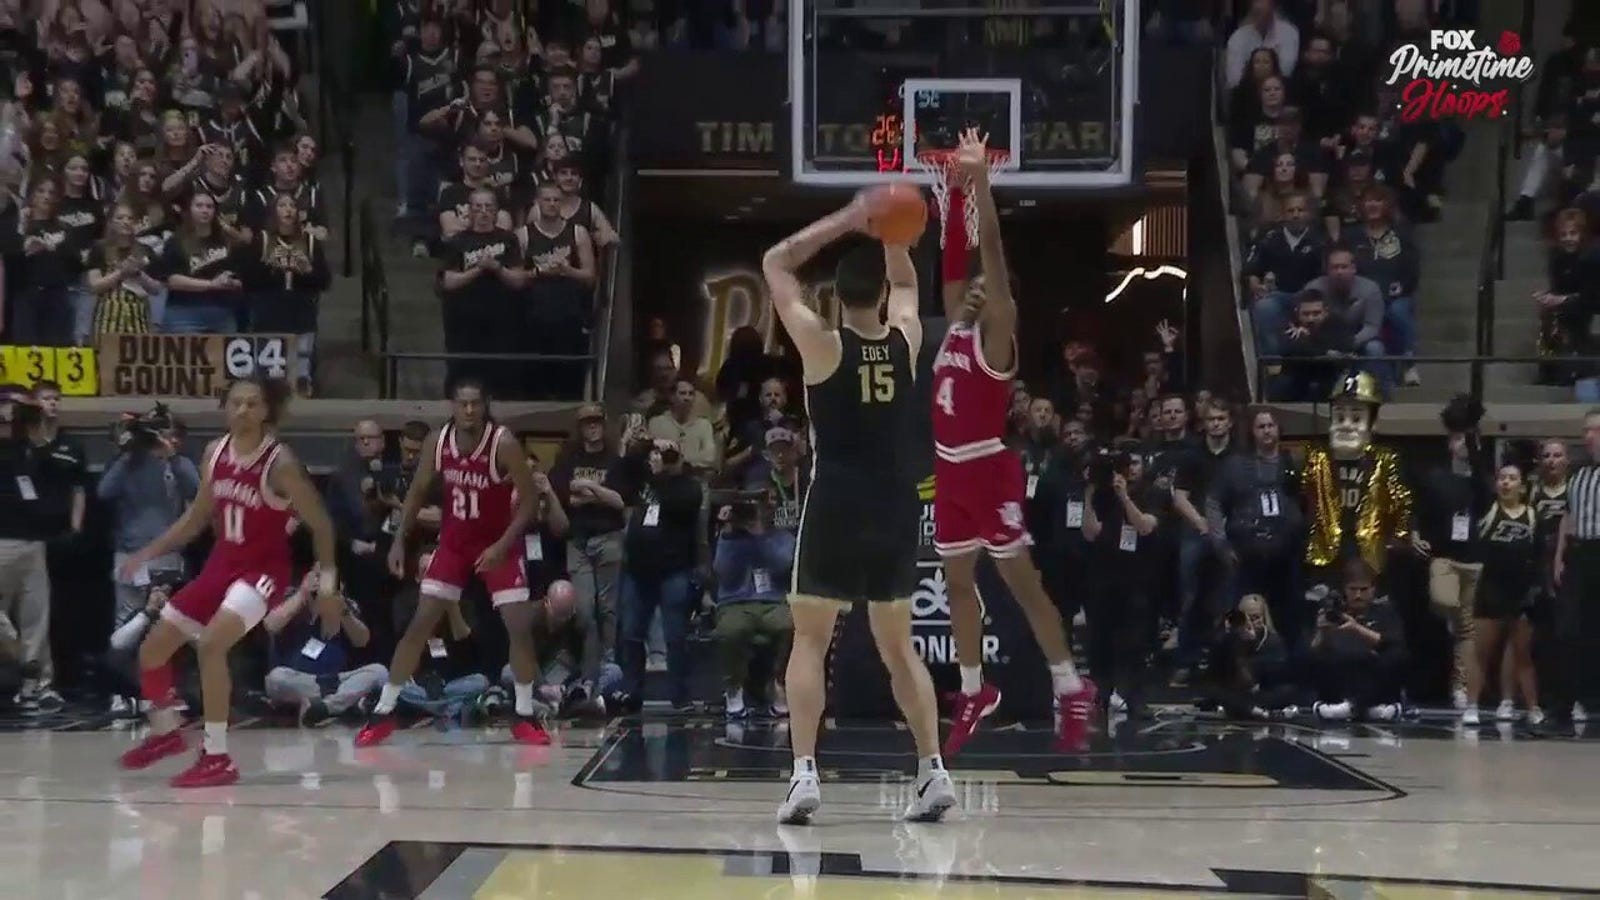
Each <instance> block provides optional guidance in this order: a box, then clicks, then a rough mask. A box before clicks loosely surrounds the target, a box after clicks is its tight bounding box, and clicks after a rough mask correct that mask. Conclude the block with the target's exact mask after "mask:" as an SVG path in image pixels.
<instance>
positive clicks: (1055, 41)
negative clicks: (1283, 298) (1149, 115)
mask: <svg viewBox="0 0 1600 900" xmlns="http://www.w3.org/2000/svg"><path fill="white" fill-rule="evenodd" d="M941 2H942V0H878V2H875V3H872V4H867V5H863V4H860V3H856V4H852V5H848V6H846V5H843V4H842V3H841V2H840V0H794V2H791V3H790V4H789V25H790V28H789V33H788V39H789V44H790V47H789V51H790V52H789V56H788V60H789V95H790V117H791V118H790V126H791V127H790V135H791V140H790V142H789V144H790V159H789V168H790V175H791V177H792V178H793V180H794V181H795V182H796V183H798V184H802V185H813V186H819V187H862V186H866V185H871V184H878V183H882V182H884V181H888V180H906V179H910V180H914V181H918V182H920V183H923V184H928V183H930V182H931V180H932V176H931V175H930V174H927V173H924V172H921V171H918V169H917V167H916V165H915V159H916V153H917V150H918V149H919V147H920V148H921V149H928V148H929V147H930V146H932V147H942V148H948V147H950V146H953V145H954V137H955V134H954V132H955V130H957V129H958V127H959V126H961V125H963V124H965V125H971V126H975V127H979V128H981V129H983V130H985V131H987V132H988V133H989V136H990V145H991V147H993V148H995V149H1000V150H1005V151H1007V152H1008V153H1009V154H1010V158H1009V159H1008V161H1007V162H1006V164H1005V165H1004V166H1002V167H1001V168H1000V169H998V170H997V171H996V173H995V175H994V183H995V184H996V185H999V186H1002V187H1005V186H1012V187H1032V188H1040V189H1071V188H1090V189H1092V188H1114V187H1120V186H1124V185H1128V184H1130V183H1132V181H1133V179H1134V175H1135V171H1134V169H1135V165H1136V163H1135V155H1134V152H1133V146H1134V129H1133V122H1134V115H1135V110H1136V106H1137V96H1138V91H1137V72H1138V32H1137V27H1138V26H1137V22H1138V16H1137V5H1138V0H1101V2H1099V3H1090V4H1083V3H1080V4H1078V5H1070V6H1064V5H1050V4H1051V0H986V5H982V6H980V5H977V4H973V3H968V2H961V3H953V4H951V5H949V6H948V7H942V6H941V5H940V4H941ZM862 35H865V37H864V38H863V37H861V36H862ZM1019 35H1020V37H1019ZM1012 41H1015V42H1016V44H1017V46H1015V47H1012V46H1011V45H1010V42H1012ZM930 126H932V127H930Z"/></svg>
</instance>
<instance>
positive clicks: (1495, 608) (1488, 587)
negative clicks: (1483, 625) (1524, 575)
mask: <svg viewBox="0 0 1600 900" xmlns="http://www.w3.org/2000/svg"><path fill="white" fill-rule="evenodd" d="M1531 587H1532V585H1516V584H1504V583H1499V582H1496V581H1494V580H1492V579H1488V578H1485V579H1483V580H1482V581H1480V582H1478V594H1477V596H1476V597H1474V598H1473V601H1472V615H1473V617H1474V618H1478V619H1501V620H1508V619H1515V618H1517V617H1518V616H1523V615H1527V614H1528V613H1530V612H1531V611H1532V608H1533V597H1534V596H1536V595H1535V594H1533V593H1532V592H1531V591H1530V590H1529V589H1530V588H1531Z"/></svg>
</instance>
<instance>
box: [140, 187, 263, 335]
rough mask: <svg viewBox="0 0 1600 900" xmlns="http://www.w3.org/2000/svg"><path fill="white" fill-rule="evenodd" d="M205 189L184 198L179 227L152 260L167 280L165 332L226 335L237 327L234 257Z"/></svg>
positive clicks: (238, 285) (237, 282)
mask: <svg viewBox="0 0 1600 900" xmlns="http://www.w3.org/2000/svg"><path fill="white" fill-rule="evenodd" d="M216 216H217V205H216V201H214V200H212V199H211V195H209V194H195V195H193V196H191V197H190V198H189V209H188V214H187V216H185V219H184V223H183V227H182V228H180V229H179V230H178V232H177V233H176V234H174V235H173V236H172V238H171V239H170V240H168V241H167V244H166V248H165V249H164V251H163V252H162V255H161V259H160V260H159V261H158V263H157V265H156V270H157V271H158V272H159V273H160V276H158V277H164V278H165V279H166V282H167V290H168V294H167V308H166V315H165V317H164V321H163V322H162V329H161V330H162V331H165V332H167V333H169V334H231V333H233V332H234V331H237V330H238V328H239V321H238V315H239V312H240V310H239V305H238V303H239V291H240V289H241V288H242V287H243V286H244V283H243V282H242V281H240V280H239V277H238V275H237V274H236V272H237V271H238V269H239V260H238V259H237V258H236V257H235V256H234V254H233V251H232V248H231V247H230V246H229V245H228V241H227V239H226V238H225V237H224V236H223V234H222V230H221V229H220V228H218V227H217V224H216Z"/></svg>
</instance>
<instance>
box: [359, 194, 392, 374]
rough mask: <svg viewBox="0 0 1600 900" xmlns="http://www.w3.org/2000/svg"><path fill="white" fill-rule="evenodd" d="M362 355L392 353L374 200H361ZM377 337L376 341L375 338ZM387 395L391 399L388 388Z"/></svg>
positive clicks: (387, 284)
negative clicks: (373, 209)
mask: <svg viewBox="0 0 1600 900" xmlns="http://www.w3.org/2000/svg"><path fill="white" fill-rule="evenodd" d="M360 217H361V219H360V220H361V240H360V245H361V352H362V353H368V354H370V353H373V352H374V351H376V352H377V354H378V355H379V357H382V356H383V355H385V354H387V353H388V352H389V280H388V278H387V276H386V275H385V274H384V267H383V250H382V246H381V244H380V243H379V242H380V241H381V240H382V237H381V236H380V235H379V233H378V226H377V223H376V219H375V218H374V215H373V212H372V201H371V200H363V201H361V210H360ZM374 338H375V339H374ZM383 396H385V397H388V396H389V394H388V391H387V388H386V389H385V391H384V394H383Z"/></svg>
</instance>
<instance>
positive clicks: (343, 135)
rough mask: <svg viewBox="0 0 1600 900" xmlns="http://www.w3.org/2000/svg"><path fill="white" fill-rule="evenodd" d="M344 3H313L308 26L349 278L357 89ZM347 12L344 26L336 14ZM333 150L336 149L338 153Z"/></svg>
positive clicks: (321, 135)
mask: <svg viewBox="0 0 1600 900" xmlns="http://www.w3.org/2000/svg"><path fill="white" fill-rule="evenodd" d="M349 6H350V4H345V5H344V6H343V7H341V5H340V4H334V3H327V2H322V3H313V4H311V8H312V15H311V19H310V22H309V23H308V25H309V30H310V32H311V39H312V42H313V45H314V47H315V49H314V51H313V54H312V55H313V56H314V57H315V58H316V60H317V67H316V68H317V71H316V75H317V142H318V143H319V144H320V145H321V147H322V151H323V155H324V158H327V156H328V155H329V154H330V153H331V152H337V153H338V156H339V170H340V175H341V176H342V177H343V182H344V184H343V187H344V195H343V198H342V199H343V210H344V215H343V221H342V222H341V223H340V230H341V236H342V237H343V239H344V264H343V266H342V267H341V269H342V271H341V274H342V275H343V276H344V277H345V278H349V277H351V276H352V275H354V274H355V249H354V244H355V241H354V238H355V218H356V196H355V180H356V160H355V156H356V145H355V136H354V134H352V127H351V126H352V123H353V122H354V120H355V116H356V101H357V93H356V91H355V89H354V87H353V85H351V84H350V83H349V81H350V79H349V78H348V77H347V75H348V73H349V71H350V66H349V64H348V61H347V59H348V56H349V54H350V52H351V48H349V47H347V46H344V44H343V42H342V41H341V40H339V39H338V36H339V35H351V34H353V33H354V28H353V27H351V22H350V21H348V19H349V17H350V16H351V15H352V14H353V13H352V11H351V9H349V8H348V7H349ZM339 15H343V16H345V17H346V21H345V22H344V23H343V27H340V23H337V22H335V21H333V17H335V16H339ZM335 148H337V150H336V151H335Z"/></svg>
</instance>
